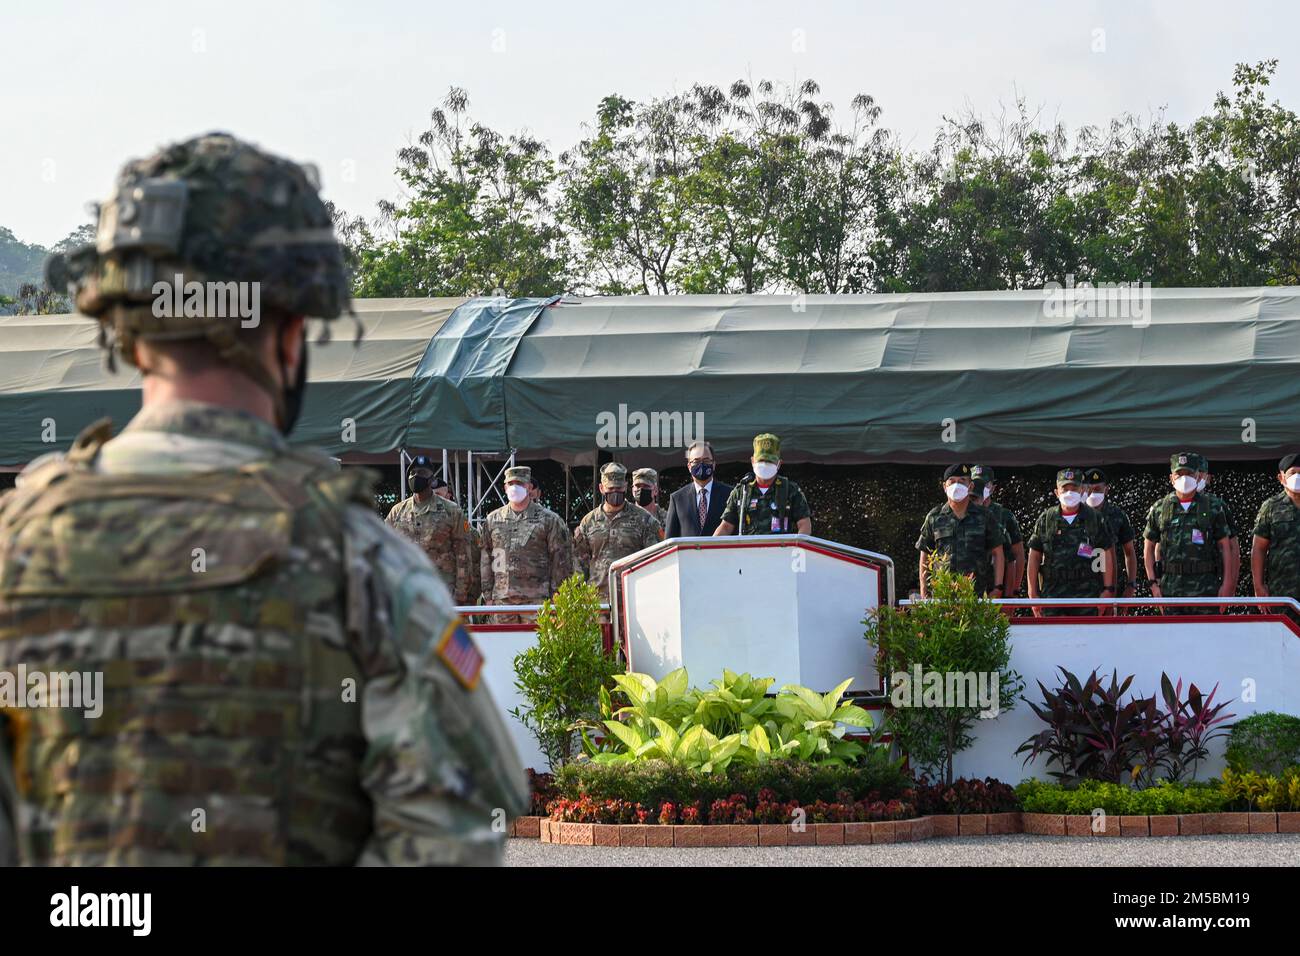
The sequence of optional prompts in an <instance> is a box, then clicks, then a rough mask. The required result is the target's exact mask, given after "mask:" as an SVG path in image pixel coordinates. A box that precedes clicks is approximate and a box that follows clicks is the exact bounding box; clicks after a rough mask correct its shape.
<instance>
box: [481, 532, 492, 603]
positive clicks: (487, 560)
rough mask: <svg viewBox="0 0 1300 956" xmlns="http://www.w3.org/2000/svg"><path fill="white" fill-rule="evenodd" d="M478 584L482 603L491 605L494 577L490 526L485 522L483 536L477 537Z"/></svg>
mask: <svg viewBox="0 0 1300 956" xmlns="http://www.w3.org/2000/svg"><path fill="white" fill-rule="evenodd" d="M478 584H479V593H480V594H482V596H483V603H484V604H491V603H492V592H493V591H494V590H495V589H496V576H495V575H493V573H492V526H491V525H490V524H488V523H487V522H484V523H483V534H482V535H481V536H480V537H479V551H478Z"/></svg>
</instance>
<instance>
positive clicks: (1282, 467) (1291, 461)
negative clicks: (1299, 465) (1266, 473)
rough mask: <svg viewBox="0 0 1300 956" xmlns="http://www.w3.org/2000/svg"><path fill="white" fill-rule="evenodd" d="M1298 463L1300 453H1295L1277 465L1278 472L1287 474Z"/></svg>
mask: <svg viewBox="0 0 1300 956" xmlns="http://www.w3.org/2000/svg"><path fill="white" fill-rule="evenodd" d="M1297 461H1300V452H1294V451H1293V452H1292V453H1291V454H1289V455H1287V456H1286V457H1285V458H1283V459H1282V460H1281V461H1279V462H1278V463H1277V470H1278V471H1279V472H1283V473H1285V472H1286V470H1287V469H1288V468H1291V467H1292V466H1294V465H1295V463H1296V462H1297Z"/></svg>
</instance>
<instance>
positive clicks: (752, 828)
mask: <svg viewBox="0 0 1300 956" xmlns="http://www.w3.org/2000/svg"><path fill="white" fill-rule="evenodd" d="M1110 820H1115V821H1117V825H1115V826H1107V827H1106V829H1105V830H1103V831H1100V832H1097V833H1094V832H1093V831H1092V817H1091V816H1076V815H1071V814H1053V813H1020V812H1014V813H963V814H937V815H934V816H928V817H917V818H915V819H912V820H887V821H883V822H877V823H809V824H808V825H807V826H806V827H805V828H804V829H802V830H795V829H794V828H793V826H792V825H791V824H748V825H734V826H715V825H694V826H681V825H674V826H663V825H658V824H618V823H561V822H560V821H558V820H551V819H549V818H547V817H520V818H519V819H518V820H516V821H515V822H514V824H513V825H512V828H511V833H510V835H511V836H516V837H528V836H530V835H533V836H536V837H538V838H540V840H541V842H543V843H558V844H564V845H566V846H606V847H609V846H633V847H744V846H845V845H848V846H865V845H868V844H884V843H914V842H917V841H919V840H929V839H932V838H938V839H942V838H945V837H956V836H1001V835H1006V834H1014V833H1026V834H1030V835H1036V836H1072V837H1090V836H1097V837H1108V836H1110V837H1139V836H1142V837H1144V836H1210V835H1215V834H1246V833H1300V813H1193V814H1162V815H1156V816H1126V815H1118V814H1113V815H1111V816H1110V817H1108V818H1107V822H1108V823H1109V821H1110ZM533 827H536V830H535V831H534V832H533V833H532V834H530V832H529V831H530V830H532V829H533Z"/></svg>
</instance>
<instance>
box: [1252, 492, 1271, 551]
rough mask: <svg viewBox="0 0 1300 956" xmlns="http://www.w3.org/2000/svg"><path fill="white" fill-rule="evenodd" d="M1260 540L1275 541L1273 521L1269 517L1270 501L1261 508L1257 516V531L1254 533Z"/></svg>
mask: <svg viewBox="0 0 1300 956" xmlns="http://www.w3.org/2000/svg"><path fill="white" fill-rule="evenodd" d="M1252 534H1254V535H1255V536H1256V537H1258V538H1264V539H1266V540H1269V541H1272V540H1273V519H1272V518H1270V517H1269V507H1268V499H1267V498H1266V499H1264V503H1263V504H1262V505H1260V506H1259V514H1257V515H1256V516H1255V530H1254V531H1253V532H1252Z"/></svg>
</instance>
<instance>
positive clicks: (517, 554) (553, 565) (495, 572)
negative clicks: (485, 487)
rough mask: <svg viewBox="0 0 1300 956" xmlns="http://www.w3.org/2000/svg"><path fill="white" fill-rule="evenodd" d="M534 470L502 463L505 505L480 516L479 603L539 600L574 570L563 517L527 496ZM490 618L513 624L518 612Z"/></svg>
mask: <svg viewBox="0 0 1300 956" xmlns="http://www.w3.org/2000/svg"><path fill="white" fill-rule="evenodd" d="M532 476H533V471H532V469H531V468H529V467H527V466H526V465H519V466H517V467H514V468H507V469H506V475H505V491H506V497H507V498H508V499H509V504H505V505H502V506H501V507H500V508H498V509H497V510H496V511H494V512H492V513H491V514H490V515H488V516H487V518H486V519H484V521H483V551H482V556H481V557H480V559H479V568H480V573H481V575H482V578H483V603H484V604H541V603H542V602H543V601H545V600H546V599H547V598H549V597H551V596H552V595H554V594H555V592H556V591H558V590H559V589H560V585H561V584H563V583H564V582H565V580H566V579H568V577H569V576H570V575H572V574H573V571H574V569H573V543H572V539H571V538H570V537H569V529H568V528H566V527H565V526H564V519H563V518H561V517H560V516H559V515H557V514H556V513H555V512H554V511H551V510H550V509H549V508H545V507H543V506H542V505H541V504H539V503H538V502H536V501H530V500H529V486H530V485H531V483H532ZM491 619H492V620H493V621H494V622H497V623H501V624H517V623H520V622H523V621H525V620H527V619H528V618H526V617H525V616H524V615H521V614H506V615H493V616H492V618H491Z"/></svg>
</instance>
